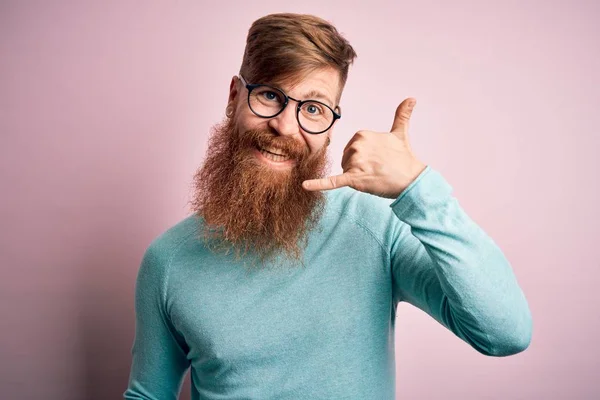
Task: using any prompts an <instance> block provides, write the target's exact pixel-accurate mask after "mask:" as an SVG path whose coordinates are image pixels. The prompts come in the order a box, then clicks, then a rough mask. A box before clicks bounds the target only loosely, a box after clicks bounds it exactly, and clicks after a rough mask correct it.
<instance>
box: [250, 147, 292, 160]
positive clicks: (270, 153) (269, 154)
mask: <svg viewBox="0 0 600 400" xmlns="http://www.w3.org/2000/svg"><path fill="white" fill-rule="evenodd" d="M256 149H257V150H258V151H259V152H260V154H262V155H263V156H264V157H265V158H266V159H268V160H271V161H275V162H282V161H288V160H290V159H291V157H290V156H288V155H287V154H286V153H285V152H284V151H283V150H280V149H277V148H274V147H269V148H261V147H258V146H257V147H256Z"/></svg>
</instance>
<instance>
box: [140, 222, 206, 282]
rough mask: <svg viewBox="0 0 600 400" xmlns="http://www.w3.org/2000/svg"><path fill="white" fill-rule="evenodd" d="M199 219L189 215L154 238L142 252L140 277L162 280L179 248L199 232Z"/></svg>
mask: <svg viewBox="0 0 600 400" xmlns="http://www.w3.org/2000/svg"><path fill="white" fill-rule="evenodd" d="M200 223H201V218H199V217H198V216H197V215H194V214H192V215H190V216H188V217H185V218H184V219H182V220H180V221H179V222H177V223H176V224H174V225H172V226H171V227H169V228H168V229H166V230H165V231H163V232H162V233H160V234H159V235H158V236H157V237H155V238H154V239H153V240H152V241H151V242H150V244H149V245H148V246H147V247H146V250H145V251H144V255H143V259H142V263H141V266H140V272H139V273H140V275H142V274H144V275H145V274H147V275H153V276H155V277H162V278H164V277H165V275H166V274H167V273H168V269H169V268H170V265H171V263H172V260H173V258H175V256H176V255H177V253H178V252H179V251H180V248H181V247H182V246H183V245H184V244H185V243H186V242H188V240H190V239H192V238H194V236H195V235H196V234H197V232H198V231H199V226H200Z"/></svg>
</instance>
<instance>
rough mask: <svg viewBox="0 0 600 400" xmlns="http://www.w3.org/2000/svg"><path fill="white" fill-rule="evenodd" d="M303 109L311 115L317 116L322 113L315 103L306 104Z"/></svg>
mask: <svg viewBox="0 0 600 400" xmlns="http://www.w3.org/2000/svg"><path fill="white" fill-rule="evenodd" d="M304 109H305V111H306V112H308V113H309V114H311V115H319V114H322V113H323V109H322V108H321V107H320V106H318V105H317V104H315V103H310V104H307V105H306V106H305V107H304Z"/></svg>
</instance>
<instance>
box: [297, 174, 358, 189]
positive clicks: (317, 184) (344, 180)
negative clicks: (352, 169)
mask: <svg viewBox="0 0 600 400" xmlns="http://www.w3.org/2000/svg"><path fill="white" fill-rule="evenodd" d="M343 186H350V176H349V175H348V174H347V173H343V174H341V175H334V176H329V177H327V178H321V179H309V180H306V181H304V182H302V187H303V188H304V189H305V190H308V191H315V190H331V189H337V188H340V187H343Z"/></svg>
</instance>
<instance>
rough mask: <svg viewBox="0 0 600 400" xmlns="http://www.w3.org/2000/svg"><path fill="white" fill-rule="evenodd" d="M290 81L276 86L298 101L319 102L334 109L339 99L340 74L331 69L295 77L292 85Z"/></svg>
mask: <svg viewBox="0 0 600 400" xmlns="http://www.w3.org/2000/svg"><path fill="white" fill-rule="evenodd" d="M289 81H290V80H287V82H286V81H283V82H280V83H279V84H277V85H276V86H278V87H280V88H281V89H283V91H284V92H285V93H286V94H287V95H288V96H291V97H293V98H295V99H298V100H309V99H314V100H320V101H323V102H324V103H326V104H327V105H329V106H331V107H335V106H336V105H337V104H336V99H337V98H338V97H339V88H340V74H339V72H338V71H336V70H334V69H333V68H323V69H318V70H316V71H312V72H309V73H306V74H304V75H302V76H298V77H295V79H294V81H295V82H294V83H289Z"/></svg>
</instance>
